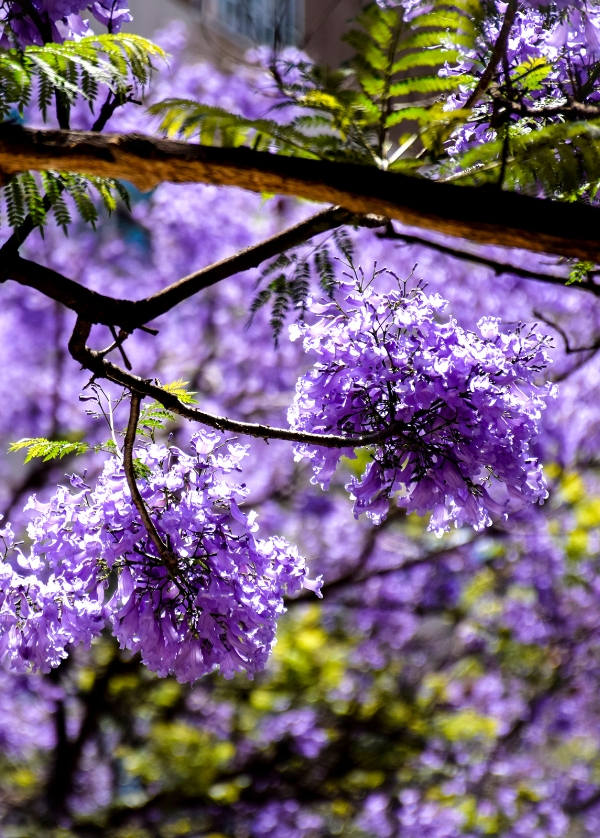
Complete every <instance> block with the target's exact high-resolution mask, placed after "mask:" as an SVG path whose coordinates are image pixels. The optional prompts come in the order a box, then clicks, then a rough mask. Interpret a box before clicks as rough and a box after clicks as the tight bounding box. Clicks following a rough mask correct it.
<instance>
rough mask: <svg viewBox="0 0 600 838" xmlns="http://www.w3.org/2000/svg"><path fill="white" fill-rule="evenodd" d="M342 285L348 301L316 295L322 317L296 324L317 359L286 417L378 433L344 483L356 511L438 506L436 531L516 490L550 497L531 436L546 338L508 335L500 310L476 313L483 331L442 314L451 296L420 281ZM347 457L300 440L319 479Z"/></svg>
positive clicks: (482, 519)
mask: <svg viewBox="0 0 600 838" xmlns="http://www.w3.org/2000/svg"><path fill="white" fill-rule="evenodd" d="M379 273H381V272H380V271H375V273H374V277H373V278H375V277H376V276H377V275H378V274H379ZM342 287H343V288H344V290H346V292H347V295H346V297H345V300H344V305H340V303H338V301H337V300H326V301H325V302H324V303H323V304H314V303H312V304H311V305H310V311H311V312H312V313H313V314H314V315H315V316H316V321H315V323H314V324H313V325H306V324H302V325H300V326H293V327H291V330H290V331H291V337H292V339H296V338H298V337H300V336H302V337H303V339H304V349H305V351H306V352H311V351H312V352H315V353H316V354H317V355H319V356H320V360H319V361H318V362H317V363H316V364H315V366H314V367H313V369H312V370H311V371H310V372H308V373H307V374H306V375H304V376H303V377H302V378H301V379H300V380H299V381H298V384H297V387H296V395H295V398H294V402H293V404H292V406H291V407H290V410H289V413H288V418H289V422H290V425H291V426H292V428H294V429H295V430H299V431H306V432H311V433H323V434H327V433H333V434H341V435H344V436H348V437H359V436H362V435H366V434H372V435H376V438H375V439H374V441H373V445H372V447H371V449H370V451H371V462H370V463H369V464H368V465H367V467H366V469H365V471H364V474H363V475H362V477H361V478H360V479H358V478H356V477H355V478H353V479H352V480H351V481H350V483H349V484H348V486H347V489H348V490H349V492H350V495H351V498H352V499H353V501H354V513H355V515H356V516H358V515H359V514H360V513H361V512H366V513H367V515H368V516H369V517H370V518H371V519H372V520H374V521H375V522H379V521H381V519H382V518H384V517H385V515H386V513H387V511H388V508H389V503H390V499H391V498H392V497H393V496H394V495H396V494H397V495H398V504H399V506H403V507H405V508H406V509H407V511H408V512H417V513H418V514H419V515H423V514H425V513H426V512H429V511H431V512H432V513H433V514H432V517H431V522H430V529H431V530H433V531H435V532H436V533H437V534H439V535H441V533H443V532H444V531H447V530H448V529H449V525H450V524H451V523H454V524H455V525H456V526H460V525H461V524H463V523H468V524H471V525H472V526H473V527H474V528H475V529H477V530H479V529H482V528H483V527H485V526H486V525H489V524H490V523H491V519H490V513H496V514H504V513H506V512H507V511H508V509H509V506H510V501H511V499H516V500H518V501H520V502H521V503H523V502H527V501H540V502H541V501H543V500H544V498H545V497H546V496H547V492H546V488H545V481H544V477H543V475H542V469H541V466H540V465H539V464H538V463H537V461H536V460H535V459H533V458H532V457H531V453H530V444H531V442H532V440H533V439H534V438H535V437H536V435H537V432H538V420H539V418H540V413H541V410H542V409H543V408H544V406H545V396H546V395H547V394H548V388H544V389H540V388H538V387H536V386H535V384H534V378H535V376H536V374H537V373H538V372H539V371H540V370H541V369H542V368H543V367H545V366H546V364H547V362H548V357H547V346H548V342H547V339H546V338H544V337H542V336H540V335H539V334H538V333H537V332H535V331H533V330H531V331H527V330H525V329H524V328H522V327H518V328H517V329H516V330H515V331H512V332H508V333H507V334H503V333H501V332H500V331H499V325H500V323H499V319H498V318H494V317H484V318H482V319H481V320H480V321H479V324H478V326H479V331H480V335H476V334H474V333H472V332H468V331H465V330H463V329H462V328H460V326H458V324H457V323H456V321H455V320H453V319H452V318H450V319H449V320H447V321H446V322H442V312H443V311H444V308H445V307H446V302H445V300H443V299H442V298H441V296H440V295H439V294H432V295H429V296H428V295H427V294H425V293H424V291H423V290H422V289H421V288H419V287H417V288H415V289H413V290H412V291H409V292H407V290H406V286H405V284H403V283H399V286H398V288H397V289H396V290H392V291H391V292H390V293H377V292H376V291H375V290H374V287H373V284H372V282H371V283H366V284H363V283H362V282H359V284H358V286H354V284H352V283H349V284H345V285H343V286H342ZM349 448H350V449H351V448H352V445H351V443H349ZM343 454H346V455H347V456H353V455H352V453H351V452H350V453H349V451H348V450H342V449H339V448H333V449H325V448H319V447H316V446H313V445H306V444H300V445H297V446H296V457H297V458H298V459H301V458H303V457H307V458H309V459H310V460H311V461H312V466H313V471H314V475H315V476H314V478H313V480H314V481H315V482H319V483H320V484H321V486H322V487H323V488H327V487H328V485H329V481H330V478H331V476H332V474H333V472H334V471H335V468H336V466H337V464H338V462H339V460H340V458H341V457H342V455H343ZM490 490H493V495H494V497H493V496H492V494H491V493H490Z"/></svg>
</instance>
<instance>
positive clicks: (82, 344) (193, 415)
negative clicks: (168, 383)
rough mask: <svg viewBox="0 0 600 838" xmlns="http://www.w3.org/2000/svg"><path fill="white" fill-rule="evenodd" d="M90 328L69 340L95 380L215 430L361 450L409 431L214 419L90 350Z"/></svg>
mask: <svg viewBox="0 0 600 838" xmlns="http://www.w3.org/2000/svg"><path fill="white" fill-rule="evenodd" d="M91 329H92V324H91V323H89V322H86V321H85V320H82V319H81V318H78V320H77V323H76V324H75V328H74V330H73V334H72V335H71V340H70V341H69V351H70V353H71V355H72V356H73V358H75V360H76V361H78V362H79V363H80V364H81V366H82V367H83V368H84V369H86V370H89V371H90V372H91V373H93V375H94V378H104V379H107V380H108V381H113V382H114V383H115V384H119V385H121V386H122V387H126V388H127V389H129V390H131V392H132V393H137V394H139V395H142V396H149V397H150V398H152V399H154V400H155V401H157V402H159V404H162V406H163V407H165V408H166V409H167V410H170V411H171V412H172V413H176V414H177V415H178V416H183V417H185V418H186V419H190V420H191V421H192V422H199V423H200V424H202V425H207V426H208V427H209V428H215V429H216V430H218V431H229V432H230V433H234V434H242V435H244V436H251V437H255V438H257V439H264V440H271V439H283V440H286V441H287V442H299V443H306V444H307V445H319V446H321V447H322V448H346V449H347V448H355V447H356V448H359V447H361V446H364V445H374V444H376V443H378V442H382V441H383V440H385V439H388V438H389V437H390V436H400V435H401V434H402V432H403V430H406V428H405V426H404V425H401V424H400V423H398V424H397V425H391V426H388V427H387V428H384V429H383V430H381V431H376V432H373V433H368V434H363V435H362V436H356V437H351V436H338V435H337V434H308V433H303V432H302V431H293V430H289V429H287V428H273V427H271V426H270V425H259V424H256V423H254V422H239V421H237V420H236V419H229V418H228V417H227V416H215V415H214V414H212V413H205V412H204V411H203V410H199V409H198V408H195V407H190V406H189V405H187V404H183V403H182V402H180V401H179V399H178V398H177V397H176V396H174V395H173V394H172V393H168V392H167V391H166V390H164V389H163V388H162V387H159V386H158V385H156V384H153V383H152V382H151V381H148V380H147V379H143V378H140V377H139V376H137V375H133V373H130V372H126V371H125V370H123V369H121V367H118V366H117V365H116V364H112V363H111V362H110V361H107V360H106V359H105V358H104V357H103V355H102V353H100V352H96V351H94V350H92V349H90V348H89V347H88V346H87V345H86V342H87V339H88V337H89V336H90V332H91ZM128 433H129V429H128ZM130 488H131V487H130ZM132 496H133V494H132ZM140 514H141V513H140Z"/></svg>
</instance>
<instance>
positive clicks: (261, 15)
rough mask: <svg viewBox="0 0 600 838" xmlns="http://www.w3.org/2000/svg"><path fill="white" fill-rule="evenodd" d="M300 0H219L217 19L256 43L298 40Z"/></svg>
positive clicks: (284, 42)
mask: <svg viewBox="0 0 600 838" xmlns="http://www.w3.org/2000/svg"><path fill="white" fill-rule="evenodd" d="M300 2H301V0H219V4H218V9H219V20H220V21H221V23H223V25H224V26H226V27H227V29H229V30H230V31H231V32H235V33H236V34H238V35H245V36H246V37H247V38H250V40H251V41H253V42H255V43H258V44H273V43H275V42H278V43H283V44H295V43H297V42H298V40H299V37H298V35H299V26H300Z"/></svg>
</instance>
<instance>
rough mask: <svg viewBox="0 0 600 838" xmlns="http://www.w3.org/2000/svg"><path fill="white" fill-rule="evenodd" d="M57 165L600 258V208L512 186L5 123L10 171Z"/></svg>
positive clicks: (1, 164) (1, 143)
mask: <svg viewBox="0 0 600 838" xmlns="http://www.w3.org/2000/svg"><path fill="white" fill-rule="evenodd" d="M28 169H34V170H36V169H37V170H44V169H56V170H59V171H60V170H63V171H64V170H68V171H74V172H82V173H87V174H94V175H100V176H104V177H112V178H122V179H124V180H128V181H130V182H132V183H134V184H135V185H136V186H137V187H138V188H139V189H143V190H148V189H152V188H154V187H155V186H156V185H157V184H158V183H161V182H163V181H171V182H173V183H212V184H215V185H218V186H237V187H240V188H242V189H249V190H250V191H252V192H259V193H262V192H274V193H277V194H282V195H296V196H298V197H301V198H306V199H308V200H311V201H317V202H319V203H331V204H337V205H339V206H343V207H345V208H346V209H348V210H349V211H351V212H354V213H357V214H360V215H367V214H369V213H374V214H377V215H383V216H386V217H388V218H395V219H397V220H399V221H402V222H403V223H405V224H408V225H412V226H416V227H426V228H428V229H430V230H436V231H438V232H440V233H445V234H447V235H451V236H459V237H461V238H467V239H470V240H472V241H475V242H479V243H480V244H495V245H501V246H504V247H518V248H523V249H525V250H530V251H534V252H536V253H555V254H557V255H559V256H566V257H569V258H577V259H583V260H589V261H594V262H596V261H600V225H599V224H598V219H599V218H600V212H599V211H598V210H597V209H595V208H593V207H589V206H584V205H579V204H577V205H574V204H561V203H559V202H555V201H549V200H541V199H538V198H531V197H529V196H526V195H518V194H515V193H511V192H498V191H497V190H493V191H489V190H486V189H484V188H477V187H467V186H457V185H456V184H451V183H436V182H434V181H430V180H426V179H424V178H415V177H409V176H406V175H401V174H396V173H390V172H382V171H379V170H377V169H374V168H371V167H368V166H359V165H355V164H350V163H335V162H328V161H320V160H307V159H300V158H290V157H283V156H278V155H275V154H269V153H267V152H257V151H252V150H251V149H248V148H212V147H207V146H200V145H194V144H191V143H184V142H179V141H174V140H161V139H153V138H151V137H146V136H143V135H138V134H129V135H117V134H103V135H98V134H94V133H92V132H74V131H37V130H34V129H28V128H23V127H21V126H18V125H3V126H2V127H1V128H0V171H1V172H3V173H4V175H5V177H9V176H11V175H13V174H15V173H17V172H20V171H24V170H28Z"/></svg>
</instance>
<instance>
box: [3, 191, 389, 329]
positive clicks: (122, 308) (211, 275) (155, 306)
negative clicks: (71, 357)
mask: <svg viewBox="0 0 600 838" xmlns="http://www.w3.org/2000/svg"><path fill="white" fill-rule="evenodd" d="M353 223H354V224H357V225H362V226H381V225H383V224H384V223H385V219H382V218H379V217H375V216H367V217H366V218H359V217H356V216H353V215H352V213H349V212H348V211H347V210H344V209H341V208H340V207H333V208H332V209H327V210H324V211H323V212H319V213H317V214H316V215H313V216H312V217H311V218H308V219H307V220H306V221H302V222H301V223H300V224H296V225H295V226H294V227H290V228H289V229H288V230H284V231H283V232H282V233H278V234H277V235H275V236H272V237H271V238H270V239H266V240H265V241H264V242H260V243H259V244H256V245H253V246H252V247H248V248H246V250H242V251H240V252H239V253H236V254H235V255H234V256H230V257H229V258H227V259H223V260H222V261H221V262H216V263H215V264H214V265H210V266H209V267H207V268H203V269H202V270H200V271H197V272H196V273H193V274H190V276H186V277H184V279H181V280H179V282H175V283H174V284H173V285H170V286H169V287H168V288H165V289H163V290H162V291H159V292H158V293H157V294H154V295H153V296H151V297H147V298H146V299H143V300H137V301H133V300H116V299H113V298H112V297H107V296H105V295H104V294H98V293H97V292H96V291H90V290H89V289H88V288H85V287H84V286H83V285H79V284H78V283H77V282H74V281H73V280H71V279H68V278H67V277H64V276H62V275H61V274H59V273H57V272H56V271H54V270H52V269H51V268H46V267H44V266H43V265H38V264H37V263H36V262H31V261H28V260H27V259H22V258H21V257H20V256H18V255H17V254H16V253H14V251H13V252H10V251H9V252H8V253H6V254H5V259H4V261H3V264H2V268H1V274H0V275H1V276H3V277H4V278H5V279H12V280H14V281H15V282H19V283H20V284H21V285H27V286H28V287H30V288H35V289H36V290H37V291H40V292H41V293H42V294H45V295H46V296H47V297H50V298H51V299H53V300H56V301H57V302H59V303H62V304H63V305H64V306H66V307H67V308H70V309H72V310H73V311H75V312H77V314H79V315H80V316H81V317H82V318H83V319H84V320H87V321H89V322H90V323H101V324H103V325H105V326H120V327H121V328H122V329H124V330H125V331H126V332H132V331H133V330H134V329H136V328H139V327H140V326H143V325H144V323H148V322H149V321H150V320H154V318H156V317H159V316H160V315H161V314H165V313H166V312H167V311H170V310H171V309H172V308H174V307H175V306H177V305H179V303H181V302H183V301H184V300H187V299H189V298H190V297H193V296H194V295H195V294H197V293H198V292H200V291H203V290H204V289H205V288H209V287H210V286H211V285H215V284H216V283H217V282H220V281H221V280H223V279H227V278H228V277H230V276H234V275H235V274H237V273H241V272H243V271H247V270H249V269H250V268H255V267H257V266H258V265H260V264H261V262H264V261H265V260H266V259H270V258H271V257H272V256H276V255H278V254H279V253H283V251H285V250H288V249H289V248H291V247H295V246H296V245H298V244H302V243H303V242H305V241H307V240H309V239H311V238H312V237H313V236H316V235H318V234H319V233H324V232H326V231H327V230H333V229H335V228H336V227H340V226H341V225H342V224H353ZM0 254H2V250H0ZM3 255H4V254H3ZM0 281H2V280H0Z"/></svg>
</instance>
